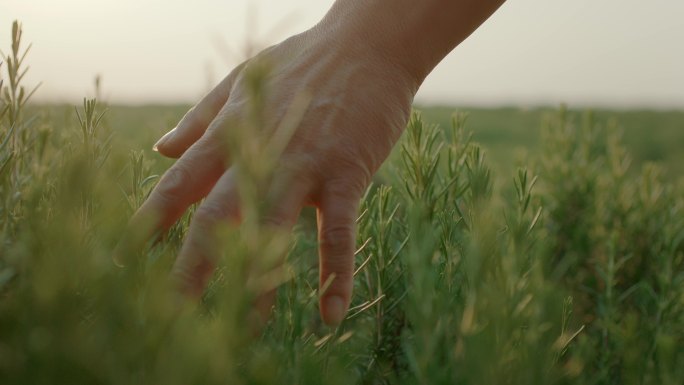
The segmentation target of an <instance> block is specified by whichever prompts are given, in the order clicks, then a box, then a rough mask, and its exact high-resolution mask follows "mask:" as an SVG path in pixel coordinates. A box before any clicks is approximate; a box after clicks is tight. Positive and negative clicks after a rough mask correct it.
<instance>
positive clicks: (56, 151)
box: [0, 24, 684, 384]
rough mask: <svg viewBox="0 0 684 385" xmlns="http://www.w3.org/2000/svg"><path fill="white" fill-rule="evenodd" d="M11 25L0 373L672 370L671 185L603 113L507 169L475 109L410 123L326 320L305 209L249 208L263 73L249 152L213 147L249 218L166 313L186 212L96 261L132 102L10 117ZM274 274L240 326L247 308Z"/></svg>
mask: <svg viewBox="0 0 684 385" xmlns="http://www.w3.org/2000/svg"><path fill="white" fill-rule="evenodd" d="M20 30H21V28H20V27H19V26H18V24H15V27H14V28H13V31H12V36H13V38H14V41H15V44H13V51H12V52H13V53H12V55H11V56H10V57H11V60H12V63H13V64H12V66H10V65H9V64H8V65H7V67H3V68H5V69H7V70H10V69H11V71H14V72H15V74H14V75H11V76H10V78H13V79H15V80H12V81H10V82H9V84H8V83H2V84H3V85H2V87H3V88H2V94H3V95H6V96H5V97H3V98H2V99H0V100H2V102H0V128H1V129H0V133H1V134H2V141H1V142H0V198H1V199H0V210H1V213H2V216H1V220H2V233H0V383H2V384H27V383H29V384H30V383H77V384H85V383H88V384H90V383H93V384H101V383H109V384H119V383H120V384H157V383H164V384H188V383H198V384H200V383H201V384H213V383H216V384H225V383H230V384H241V383H245V384H247V383H249V384H253V383H263V384H270V383H288V384H289V383H302V384H319V383H325V384H335V383H339V384H349V383H401V384H425V383H430V384H442V383H449V384H451V383H456V384H482V383H484V384H520V383H530V384H549V383H559V384H561V383H562V384H565V383H577V384H591V383H597V384H610V383H615V384H623V383H659V384H660V383H662V384H679V383H682V380H684V370H683V369H682V368H684V350H682V348H681V347H682V346H684V329H683V328H682V327H681V325H684V215H683V214H684V213H683V212H682V211H684V198H683V197H684V194H683V192H684V186H683V185H681V184H676V183H672V182H670V181H668V179H667V178H666V177H664V174H663V171H662V170H661V169H660V168H659V167H658V166H657V165H654V164H647V165H645V166H643V167H642V168H641V170H640V171H638V172H632V171H630V161H629V159H630V158H629V156H628V151H627V150H626V149H625V147H623V146H622V144H621V143H622V142H621V137H620V135H619V132H618V130H617V124H616V123H614V122H609V123H608V124H607V125H605V124H603V123H602V122H603V121H602V120H599V119H595V118H594V117H593V116H592V115H591V114H587V115H585V117H584V118H581V120H579V123H577V120H578V117H577V115H576V114H573V113H571V112H569V111H567V110H566V109H564V108H561V109H560V110H559V111H557V112H554V113H553V114H550V115H549V116H548V119H547V123H546V127H545V136H544V142H545V144H546V149H545V151H544V153H543V154H542V156H541V162H539V165H538V166H535V164H534V163H530V164H529V165H528V167H521V168H519V169H518V170H517V171H516V172H515V174H514V177H513V178H512V181H511V178H509V177H508V176H498V175H497V173H496V172H494V171H493V170H492V169H490V168H489V166H488V162H487V160H486V159H487V157H486V153H485V150H484V148H485V146H484V145H478V144H475V143H474V142H473V136H472V135H471V133H470V132H468V131H467V130H466V129H465V126H466V123H468V124H470V120H468V119H471V120H472V117H470V118H467V116H466V115H465V114H462V113H459V114H455V115H453V117H452V119H451V127H449V128H443V127H440V126H437V125H432V124H428V123H427V122H426V121H427V119H426V118H424V117H422V116H421V115H420V114H419V113H415V114H414V115H413V116H412V117H411V120H410V122H409V124H408V127H407V131H406V134H405V135H404V137H403V138H402V141H401V143H400V146H398V149H397V151H398V152H397V154H395V156H393V157H392V158H391V161H390V162H389V163H388V164H387V165H385V166H384V168H383V170H381V175H383V177H382V179H380V178H378V179H377V180H376V181H375V183H374V184H373V185H372V186H371V187H370V188H369V189H368V191H367V193H366V196H365V197H364V199H363V202H362V204H361V209H360V213H359V218H358V220H357V224H358V229H359V236H358V240H359V241H358V250H357V252H356V258H357V265H356V266H357V270H356V272H355V288H354V289H355V296H354V299H353V303H352V307H351V310H350V312H349V314H348V316H347V318H346V319H345V320H344V322H343V323H342V324H341V325H340V326H339V327H338V328H335V329H331V328H328V327H326V326H325V325H323V323H322V322H321V321H320V319H319V318H318V315H317V309H316V307H317V306H318V305H317V297H318V295H319V293H320V292H321V291H324V290H325V287H323V288H320V287H318V274H317V259H316V242H317V241H316V238H315V231H314V230H315V229H314V226H315V225H314V223H313V219H312V213H311V212H310V211H305V212H304V214H303V216H302V218H301V220H300V222H299V223H298V224H297V226H296V228H295V230H294V233H293V235H292V237H289V236H288V235H287V234H278V233H273V232H272V231H269V229H267V228H265V227H264V226H263V225H262V224H260V223H259V221H258V220H257V219H256V218H258V217H259V215H260V212H261V211H260V210H264V209H266V208H264V207H262V206H260V205H259V201H260V199H259V194H260V192H261V191H262V189H261V188H260V185H261V183H263V180H264V179H265V178H267V177H268V175H269V174H268V173H269V172H271V171H272V170H273V166H274V163H273V160H272V159H266V160H265V161H264V159H263V158H262V157H258V156H254V154H255V151H256V153H262V152H263V151H265V150H268V151H269V152H272V153H276V152H277V151H278V148H268V149H264V146H267V145H268V144H267V143H263V142H262V141H260V138H258V137H254V136H250V132H254V131H255V130H253V129H252V128H253V126H254V125H258V122H259V119H260V118H261V117H262V115H261V114H262V113H263V111H261V110H260V108H259V105H260V104H259V99H260V97H263V94H262V93H261V92H262V90H261V87H260V86H259V84H260V83H259V79H260V77H261V76H262V75H263V73H262V72H256V73H254V74H251V75H250V76H254V78H253V79H250V84H252V85H253V89H252V90H251V92H253V94H254V95H253V99H254V100H253V104H252V105H250V108H251V110H250V111H251V112H250V116H251V118H250V119H249V120H248V121H246V122H243V123H242V125H243V126H236V127H235V128H236V129H235V130H233V132H234V135H239V136H240V137H239V138H237V139H236V138H232V139H233V140H232V143H236V142H239V143H243V142H244V141H250V143H251V144H253V145H250V146H242V147H236V148H234V149H233V151H232V153H233V154H235V162H236V164H238V165H239V167H240V170H241V173H240V176H239V177H240V178H241V179H240V180H241V188H243V189H244V193H245V194H246V195H247V196H249V197H251V198H253V199H247V200H245V201H244V202H243V204H244V205H245V212H246V213H247V218H246V222H245V223H244V224H243V225H241V226H226V228H224V229H223V237H222V239H223V242H224V245H223V246H224V247H223V250H225V255H224V258H223V259H222V260H221V262H220V265H219V268H218V270H217V273H216V274H215V276H214V278H213V280H212V282H211V284H210V286H209V289H208V290H207V293H206V294H205V296H204V298H203V300H202V302H201V303H199V304H191V303H180V302H179V301H177V298H176V297H174V296H173V295H172V293H173V291H172V290H171V288H170V285H169V282H168V278H167V275H168V271H169V269H170V266H171V264H172V261H173V258H174V256H175V255H176V254H177V251H178V248H179V247H180V244H181V242H182V239H183V238H184V235H185V231H186V229H187V227H188V223H189V218H190V216H191V214H192V213H189V214H188V215H186V216H185V217H183V218H182V219H181V220H180V221H179V223H178V224H176V225H175V226H174V227H173V228H172V229H171V230H170V232H169V233H168V234H167V235H166V236H164V237H160V238H159V239H158V240H155V241H153V242H150V243H149V244H148V245H146V247H145V248H144V250H142V251H141V252H140V253H139V254H140V255H138V257H139V258H138V259H137V261H136V263H134V264H133V265H131V266H129V267H128V268H125V269H122V268H119V267H117V266H116V265H115V264H114V263H113V262H112V259H111V257H112V250H113V248H114V245H115V244H116V243H117V241H118V240H119V237H120V234H121V232H122V230H123V229H124V226H125V225H126V221H127V219H128V218H129V217H130V215H131V213H132V212H133V211H134V210H136V209H137V208H138V207H139V206H140V205H141V204H142V202H143V201H144V200H145V198H146V196H147V194H148V193H149V191H150V188H151V187H152V184H153V183H154V182H155V181H156V180H157V179H158V175H159V174H160V173H161V172H163V169H164V164H163V163H159V162H157V161H156V160H155V159H154V158H152V157H149V156H146V154H145V153H144V152H141V151H133V152H131V150H130V145H129V144H127V142H126V141H125V140H123V139H122V138H121V137H117V135H116V133H117V132H119V135H122V134H120V132H121V130H115V129H113V128H112V127H111V126H114V125H116V124H119V121H120V120H121V119H125V118H129V116H132V115H133V114H132V113H131V114H130V115H129V114H118V115H114V114H108V115H104V109H103V107H102V106H100V105H99V104H98V103H96V102H95V101H94V100H85V101H84V104H83V107H82V108H80V109H77V110H76V113H75V114H73V110H72V109H69V110H68V113H70V114H71V115H69V116H70V120H67V123H61V122H60V121H59V120H58V119H56V118H54V116H55V114H50V113H48V112H49V111H50V107H49V106H45V107H40V108H38V107H36V108H31V109H29V108H27V107H26V103H25V100H26V97H25V96H21V95H22V92H21V91H20V90H21V89H22V88H21V87H22V86H21V82H20V81H21V77H20V76H19V77H18V76H16V74H17V73H18V72H17V69H18V68H19V66H18V64H19V63H20V62H22V61H23V56H22V55H19V54H18V52H20V49H19V38H20V37H21V33H20ZM14 47H17V48H16V49H15V48H14ZM17 57H19V58H20V60H16V58H17ZM5 60H7V63H9V60H8V59H5ZM14 63H16V65H15V64H14ZM0 82H1V80H0ZM13 90H19V91H13ZM24 95H27V93H25V92H24ZM18 100H23V102H19V103H17V101H18ZM305 102H306V101H302V103H301V105H300V106H299V107H301V108H304V107H305V106H306V103H305ZM11 106H14V107H11ZM302 106H304V107H302ZM113 108H115V107H110V108H108V109H109V110H111V109H113ZM150 111H151V112H149V115H154V116H157V115H158V114H159V111H157V110H150ZM297 114H298V112H297V109H296V108H295V109H294V110H293V111H292V114H291V117H296V116H297ZM103 116H104V117H103ZM127 124H128V122H127ZM285 124H296V119H294V118H292V119H288V120H287V122H285ZM17 133H23V134H17ZM137 135H139V136H135V135H133V136H132V137H130V138H125V139H127V140H129V142H128V143H137V142H138V141H139V140H140V141H142V140H145V138H144V134H143V133H138V134H137ZM251 141H253V142H251ZM135 147H136V148H137V147H139V146H138V144H136V145H135ZM191 211H192V210H191ZM283 252H286V253H287V258H286V264H285V265H281V264H279V263H276V262H277V260H278V258H279V256H281V255H282V254H283ZM264 257H266V258H264ZM260 258H263V259H262V260H263V261H266V262H265V263H263V264H256V263H255V262H254V261H257V260H259V259H260ZM276 286H278V289H277V293H276V302H275V307H274V309H273V314H272V317H271V318H270V319H269V320H267V323H266V325H265V326H264V327H263V328H262V329H261V330H260V331H259V332H256V331H255V328H254V325H255V324H256V322H257V321H258V320H255V319H254V318H253V312H252V311H251V308H252V307H251V305H252V304H253V303H254V301H255V299H257V300H258V298H259V296H260V295H262V294H264V293H267V292H269V291H270V290H272V289H274V288H275V287H276Z"/></svg>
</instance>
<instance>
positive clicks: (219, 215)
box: [172, 169, 309, 318]
mask: <svg viewBox="0 0 684 385" xmlns="http://www.w3.org/2000/svg"><path fill="white" fill-rule="evenodd" d="M234 173H235V171H234V169H231V170H229V171H227V172H226V173H225V174H224V175H223V176H222V177H221V179H219V181H218V182H217V183H216V186H215V187H214V189H213V190H212V191H211V193H210V194H209V195H208V196H207V198H206V199H205V201H204V202H203V203H202V205H200V207H199V208H198V209H197V212H196V213H195V216H194V217H193V220H192V223H191V225H190V229H189V231H188V236H187V239H186V241H185V243H184V245H183V248H182V249H181V252H180V254H179V256H178V259H177V260H176V263H175V265H174V267H173V271H172V276H173V279H174V280H175V281H176V283H177V284H178V286H179V289H180V290H181V292H183V293H184V294H186V295H188V296H191V297H195V298H197V297H200V296H201V295H202V293H203V291H204V289H205V287H206V285H207V283H208V281H209V279H210V278H211V275H212V273H213V271H214V269H215V266H216V263H217V261H218V258H219V256H220V254H221V241H220V239H219V237H220V230H221V227H222V226H225V225H226V224H228V223H230V222H237V221H238V220H239V219H240V199H239V196H238V186H237V181H236V178H235V174H234ZM282 179H283V178H282V177H281V178H280V180H282ZM272 186H282V188H280V187H272V188H271V194H269V198H268V200H269V203H270V207H269V209H268V213H267V214H266V217H265V218H262V222H263V223H264V225H265V226H266V227H274V228H275V229H276V230H280V231H290V230H291V228H292V226H293V225H294V224H295V222H296V221H297V217H298V216H299V212H300V210H301V207H302V205H303V203H304V201H305V199H306V197H307V195H308V190H309V186H308V185H307V184H305V183H284V182H281V181H275V182H274V183H272ZM257 274H259V271H257ZM246 278H247V277H246ZM267 298H271V299H272V296H270V297H268V296H267ZM260 309H261V310H262V311H266V310H267V309H270V306H260ZM262 316H264V318H265V314H263V315H262Z"/></svg>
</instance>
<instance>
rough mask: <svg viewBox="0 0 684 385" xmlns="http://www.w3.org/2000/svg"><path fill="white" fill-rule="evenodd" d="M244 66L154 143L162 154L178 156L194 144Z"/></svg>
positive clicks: (237, 68) (235, 70)
mask: <svg viewBox="0 0 684 385" xmlns="http://www.w3.org/2000/svg"><path fill="white" fill-rule="evenodd" d="M243 66H244V63H243V64H241V65H239V66H238V67H236V68H235V69H234V70H233V71H231V73H230V74H228V76H226V77H225V78H224V79H223V80H222V81H221V83H219V84H218V85H217V86H216V87H215V88H214V89H213V90H211V91H210V92H209V93H208V94H207V95H205V96H204V97H203V98H202V100H200V102H199V103H197V105H195V106H194V107H193V108H191V109H190V111H188V112H187V113H186V114H185V116H183V118H182V119H181V121H180V122H179V123H178V125H177V126H176V128H174V129H173V130H171V131H169V132H168V133H166V135H164V136H163V137H162V138H161V139H159V141H158V142H157V143H156V144H155V145H154V149H155V150H156V151H159V153H160V154H162V155H164V156H168V157H170V158H178V157H180V156H181V155H183V153H184V152H185V151H186V150H187V149H188V148H190V146H192V144H193V143H195V142H196V141H197V140H198V139H199V138H200V137H201V136H202V134H204V132H205V131H206V130H207V127H208V126H209V124H210V123H211V122H212V121H213V120H214V118H216V115H217V114H218V113H219V111H221V108H222V107H223V106H224V105H225V104H226V102H227V101H228V97H229V95H230V91H231V89H232V88H233V84H234V83H235V79H236V78H237V75H238V74H239V73H240V71H241V70H242V68H243Z"/></svg>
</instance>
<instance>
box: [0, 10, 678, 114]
mask: <svg viewBox="0 0 684 385" xmlns="http://www.w3.org/2000/svg"><path fill="white" fill-rule="evenodd" d="M332 3H333V0H289V1H282V0H194V1H185V0H0V49H2V50H3V51H4V52H7V50H8V49H9V46H10V42H9V37H10V30H11V23H12V21H13V20H15V19H19V20H20V21H21V22H22V23H23V26H24V37H25V40H26V41H27V42H31V43H32V44H33V47H32V49H31V53H30V54H29V57H28V59H27V61H28V63H29V64H30V66H31V69H30V72H29V75H27V78H26V80H27V84H36V83H38V82H42V85H41V88H40V90H39V91H38V93H37V95H36V97H37V98H38V99H40V100H42V101H65V102H73V103H75V102H77V101H79V100H80V99H81V98H82V97H84V96H92V95H93V93H94V91H93V90H94V86H93V83H94V78H95V76H97V75H100V76H101V77H102V88H103V95H104V96H105V98H106V99H107V100H108V101H109V102H112V103H128V104H141V103H177V102H186V103H189V102H193V101H195V100H197V99H198V98H199V97H200V96H201V95H202V94H204V93H205V92H206V91H207V90H208V89H210V87H211V86H212V85H213V84H215V83H216V82H218V81H219V80H220V79H221V78H222V77H223V76H224V75H225V74H227V73H228V72H229V71H230V69H231V68H232V67H233V66H235V65H236V64H238V63H239V62H241V61H242V60H243V58H244V57H245V55H248V54H249V52H248V50H247V49H246V47H251V49H252V52H253V51H254V49H255V48H256V47H266V46H268V45H271V44H274V43H277V42H278V41H281V40H283V39H284V38H286V37H288V36H290V35H292V34H294V33H297V32H301V31H303V30H305V29H307V28H308V27H310V26H312V25H313V24H315V23H316V22H317V21H318V20H319V19H320V18H321V17H322V16H323V15H324V14H325V12H326V11H327V9H328V8H329V7H330V5H331V4H332ZM683 47H684V1H679V0H653V1H643V0H509V1H508V2H507V3H506V4H504V5H503V6H502V7H501V9H499V11H498V12H497V13H496V14H495V15H493V16H492V17H491V18H490V19H489V20H488V21H487V22H486V23H485V24H483V25H482V26H481V27H480V29H478V30H477V31H476V32H475V33H474V34H473V35H472V36H471V37H470V38H468V39H467V40H466V41H465V42H463V43H462V44H461V45H460V46H459V47H457V48H456V49H455V50H454V51H453V52H452V53H451V54H450V55H449V56H447V58H445V59H444V60H443V61H442V63H440V65H439V66H438V67H437V68H436V69H435V70H434V71H433V72H432V74H430V76H429V77H428V78H427V79H426V81H425V83H424V84H423V86H422V87H421V89H420V91H419V93H418V95H417V96H416V100H417V101H418V102H420V103H424V104H426V103H430V104H458V105H468V106H498V105H517V106H534V105H557V104H559V103H567V104H569V105H571V106H576V107H584V106H592V107H614V108H637V107H639V108H659V109H667V108H677V109H682V108H684V48H683ZM3 69H4V66H3Z"/></svg>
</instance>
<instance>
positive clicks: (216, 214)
mask: <svg viewBox="0 0 684 385" xmlns="http://www.w3.org/2000/svg"><path fill="white" fill-rule="evenodd" d="M236 215H237V212H236V210H235V208H234V207H233V205H232V204H230V203H225V204H218V203H214V202H204V203H203V204H202V205H200V206H199V207H198V208H197V211H196V212H195V216H194V220H195V221H197V222H198V224H200V225H211V224H215V223H216V222H220V221H226V220H229V219H230V218H234V217H235V216H236Z"/></svg>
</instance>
